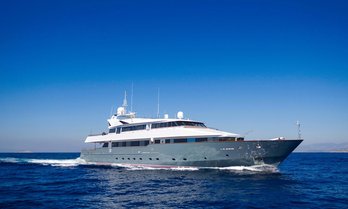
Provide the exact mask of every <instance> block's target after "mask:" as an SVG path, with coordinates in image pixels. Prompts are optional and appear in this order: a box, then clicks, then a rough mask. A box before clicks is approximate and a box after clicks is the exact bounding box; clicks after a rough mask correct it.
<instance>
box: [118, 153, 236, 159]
mask: <svg viewBox="0 0 348 209" xmlns="http://www.w3.org/2000/svg"><path fill="white" fill-rule="evenodd" d="M225 156H226V157H229V155H228V154H226V155H225ZM115 159H116V160H137V158H135V157H133V158H130V157H127V158H126V157H122V158H118V157H116V158H115ZM148 159H149V160H160V159H159V158H152V157H150V158H148ZM204 159H205V160H207V157H204ZM138 160H143V158H142V157H140V158H138ZM145 160H146V159H145ZM172 160H173V161H175V160H176V159H175V158H172ZM182 160H184V161H186V160H187V158H185V157H184V158H182Z"/></svg>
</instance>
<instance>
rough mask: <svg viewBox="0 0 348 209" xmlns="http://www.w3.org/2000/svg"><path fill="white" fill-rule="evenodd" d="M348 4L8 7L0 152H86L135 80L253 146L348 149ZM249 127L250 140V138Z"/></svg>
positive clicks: (2, 41) (138, 95)
mask: <svg viewBox="0 0 348 209" xmlns="http://www.w3.org/2000/svg"><path fill="white" fill-rule="evenodd" d="M347 11H348V4H347V3H346V1H263V2H261V1H256V0H255V1H245V0H243V1H62V0H60V1H16V0H14V1H1V2H0V28H1V30H0V107H1V108H0V115H1V117H0V123H1V127H0V151H23V150H31V151H79V150H80V149H81V148H82V147H84V146H85V145H84V143H83V141H84V138H85V136H86V135H88V134H90V133H95V132H96V133H98V132H101V131H104V130H105V129H106V128H107V124H106V119H107V118H108V117H109V116H110V111H111V109H112V108H113V107H114V108H116V106H117V105H120V104H121V103H122V99H123V92H124V90H128V91H129V92H130V89H131V83H132V82H133V83H134V105H133V109H134V110H135V111H137V112H138V115H139V116H154V115H156V103H157V101H156V100H157V88H160V91H161V113H162V114H163V113H168V114H169V115H170V116H174V115H175V113H176V112H177V111H179V110H181V111H184V113H185V116H186V117H189V118H190V119H196V120H201V121H204V122H206V123H207V125H209V126H211V127H215V128H219V129H222V130H227V131H231V132H236V133H241V134H243V133H247V132H249V134H248V135H247V136H246V138H249V139H255V138H270V137H277V136H285V137H286V138H295V137H296V136H297V130H296V126H295V123H296V120H300V121H301V122H302V135H303V137H304V138H305V142H304V144H314V143H323V142H333V143H342V142H347V141H348V131H347V130H348V39H347V37H348V13H347ZM250 131H251V132H250Z"/></svg>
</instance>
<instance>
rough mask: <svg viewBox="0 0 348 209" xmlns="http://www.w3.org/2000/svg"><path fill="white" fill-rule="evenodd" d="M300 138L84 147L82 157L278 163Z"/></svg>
mask: <svg viewBox="0 0 348 209" xmlns="http://www.w3.org/2000/svg"><path fill="white" fill-rule="evenodd" d="M301 142H302V140H275V141H270V140H262V141H237V142H201V143H177V144H149V145H148V146H137V147H112V148H111V149H109V148H107V147H105V148H97V149H93V150H83V151H82V152H81V158H82V159H84V160H85V161H87V162H90V163H100V164H133V165H145V166H154V167H156V166H163V167H166V166H168V167H176V166H193V167H228V166H251V165H260V164H271V165H275V166H277V165H279V164H280V163H281V162H282V161H283V160H284V159H285V158H286V157H287V156H288V155H289V154H290V153H291V152H292V151H293V150H294V149H295V148H296V147H297V146H298V145H299V144H300V143H301Z"/></svg>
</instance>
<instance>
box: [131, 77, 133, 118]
mask: <svg viewBox="0 0 348 209" xmlns="http://www.w3.org/2000/svg"><path fill="white" fill-rule="evenodd" d="M131 112H133V82H132V94H131Z"/></svg>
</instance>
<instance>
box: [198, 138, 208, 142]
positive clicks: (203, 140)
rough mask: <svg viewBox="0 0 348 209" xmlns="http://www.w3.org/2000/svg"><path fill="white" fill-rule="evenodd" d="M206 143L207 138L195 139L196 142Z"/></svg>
mask: <svg viewBox="0 0 348 209" xmlns="http://www.w3.org/2000/svg"><path fill="white" fill-rule="evenodd" d="M206 141H208V138H197V139H196V142H206Z"/></svg>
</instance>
